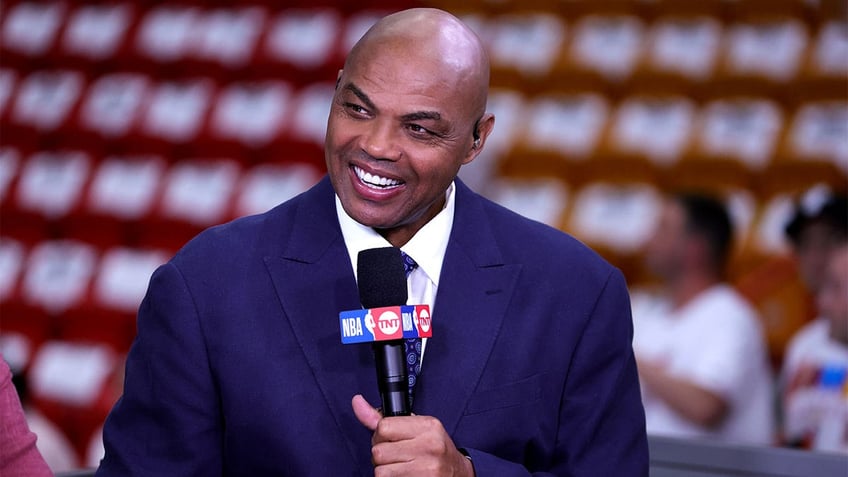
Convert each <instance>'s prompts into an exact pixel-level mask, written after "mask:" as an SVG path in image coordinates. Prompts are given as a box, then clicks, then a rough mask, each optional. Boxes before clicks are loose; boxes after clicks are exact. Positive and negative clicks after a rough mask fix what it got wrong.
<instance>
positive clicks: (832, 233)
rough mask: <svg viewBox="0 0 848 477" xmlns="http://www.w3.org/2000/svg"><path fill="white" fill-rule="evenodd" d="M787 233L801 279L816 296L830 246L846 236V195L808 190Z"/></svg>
mask: <svg viewBox="0 0 848 477" xmlns="http://www.w3.org/2000/svg"><path fill="white" fill-rule="evenodd" d="M786 236H787V237H788V238H789V241H790V242H791V243H792V250H793V253H794V255H795V257H796V260H797V262H798V273H799V274H800V276H801V279H802V280H803V281H804V284H805V285H806V286H807V288H808V289H809V291H810V294H811V296H813V297H817V295H818V294H819V292H820V291H821V288H822V286H823V283H824V282H825V280H827V278H826V274H825V270H826V269H827V268H828V263H829V261H830V260H831V258H832V256H833V254H832V252H833V249H834V248H835V247H836V246H838V245H840V244H841V243H842V242H843V241H844V240H845V237H846V236H848V198H846V197H845V196H844V195H833V194H830V193H828V192H826V191H820V190H818V189H815V190H811V191H810V193H808V194H806V195H805V197H804V198H802V200H801V202H800V203H799V204H798V207H797V208H796V211H795V214H794V216H793V217H792V220H791V221H790V222H789V223H788V224H787V225H786ZM816 300H817V301H818V298H816Z"/></svg>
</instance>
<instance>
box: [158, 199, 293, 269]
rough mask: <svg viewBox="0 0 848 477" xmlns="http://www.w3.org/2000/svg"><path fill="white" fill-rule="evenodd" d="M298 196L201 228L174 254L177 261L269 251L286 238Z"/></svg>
mask: <svg viewBox="0 0 848 477" xmlns="http://www.w3.org/2000/svg"><path fill="white" fill-rule="evenodd" d="M299 200H300V199H299V197H295V198H293V199H291V200H289V201H287V202H284V203H282V204H280V205H278V206H276V207H274V208H273V209H271V210H268V211H267V212H263V213H261V214H256V215H250V216H245V217H239V218H237V219H234V220H232V221H230V222H227V223H224V224H220V225H215V226H212V227H209V228H208V229H206V230H204V231H202V232H200V233H199V234H198V235H196V236H195V237H194V238H192V239H191V240H189V241H188V243H186V244H185V245H184V246H183V247H182V249H180V251H179V252H177V254H176V255H175V257H174V261H175V262H176V263H178V264H184V263H187V262H188V263H196V262H198V261H202V262H211V261H230V260H239V259H243V258H245V257H246V256H248V255H255V254H257V253H258V254H268V253H269V251H270V250H271V246H272V245H275V246H276V247H275V248H277V249H279V246H280V245H281V244H283V243H285V241H286V239H287V235H288V233H289V232H290V231H291V227H288V226H287V224H291V223H292V222H293V220H294V214H295V211H296V210H297V207H298V203H299Z"/></svg>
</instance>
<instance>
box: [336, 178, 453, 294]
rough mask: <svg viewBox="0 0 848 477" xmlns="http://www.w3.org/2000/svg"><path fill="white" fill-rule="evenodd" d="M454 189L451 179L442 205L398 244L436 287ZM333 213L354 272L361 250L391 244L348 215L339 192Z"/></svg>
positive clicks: (449, 223)
mask: <svg viewBox="0 0 848 477" xmlns="http://www.w3.org/2000/svg"><path fill="white" fill-rule="evenodd" d="M455 193H456V187H455V186H454V183H453V182H451V184H450V186H448V190H447V191H446V192H445V206H444V208H442V210H441V211H439V213H438V214H436V216H435V217H433V218H432V219H430V221H429V222H427V223H426V224H424V226H423V227H421V229H420V230H419V231H418V232H416V234H415V235H414V236H413V237H412V238H411V239H410V240H409V242H407V243H406V245H404V246H403V247H401V250H403V252H404V253H406V254H407V255H409V256H410V257H412V258H413V260H415V262H416V263H418V267H419V268H420V269H421V270H422V271H423V272H424V273H425V274H426V275H427V278H429V279H430V281H432V282H433V284H434V285H436V286H437V287H438V286H439V275H440V274H441V272H442V263H443V262H444V259H445V252H446V251H447V248H448V240H449V238H450V234H451V230H452V229H453V217H454V210H455V209H456V204H455V202H454V195H455ZM336 215H337V216H338V218H339V225H340V226H341V229H342V237H344V241H345V246H346V247H347V253H348V254H349V255H350V263H351V264H352V265H353V273H354V275H356V269H357V258H358V257H359V252H360V251H362V250H367V249H369V248H379V247H391V246H392V244H390V243H389V241H388V240H386V239H384V238H383V237H382V236H381V235H380V234H378V233H377V231H376V230H374V229H373V228H371V227H368V226H365V225H362V224H360V223H359V222H357V221H355V220H353V219H352V218H351V217H350V216H349V215H347V212H345V210H344V207H342V202H341V200H339V196H338V195H336Z"/></svg>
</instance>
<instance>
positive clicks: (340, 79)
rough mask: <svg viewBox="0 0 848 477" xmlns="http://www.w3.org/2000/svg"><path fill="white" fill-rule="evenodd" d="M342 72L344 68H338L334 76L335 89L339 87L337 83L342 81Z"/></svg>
mask: <svg viewBox="0 0 848 477" xmlns="http://www.w3.org/2000/svg"><path fill="white" fill-rule="evenodd" d="M342 73H344V70H339V74H338V75H337V76H336V89H339V83H341V82H342Z"/></svg>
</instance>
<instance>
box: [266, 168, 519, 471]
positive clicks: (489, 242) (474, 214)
mask: <svg viewBox="0 0 848 477" xmlns="http://www.w3.org/2000/svg"><path fill="white" fill-rule="evenodd" d="M456 184H457V195H456V213H455V216H454V225H453V229H452V232H451V239H450V242H449V244H448V248H447V252H446V254H445V260H444V265H443V267H442V272H441V277H440V280H439V290H438V293H437V297H436V305H435V308H434V310H433V333H434V336H433V338H432V339H430V340H429V341H428V343H427V349H426V353H425V359H424V366H423V368H422V372H421V375H420V379H419V381H418V384H417V385H416V390H415V407H414V412H415V413H416V414H419V415H431V416H435V417H437V418H439V419H440V420H441V422H442V424H443V425H444V427H445V429H446V430H447V431H448V433H451V434H452V433H453V432H454V431H455V430H456V427H457V425H458V423H459V421H460V419H461V417H462V415H463V413H464V411H465V408H466V406H467V404H468V401H469V399H470V398H471V396H472V395H473V394H474V392H475V390H476V388H477V385H478V383H479V381H480V378H481V376H482V374H483V371H484V369H485V367H486V363H487V361H488V357H489V355H490V352H491V350H492V348H493V347H494V345H495V342H496V341H497V339H498V335H499V333H500V329H501V324H502V323H503V320H504V316H505V313H506V308H507V306H508V304H509V301H510V298H511V297H512V294H513V291H514V288H515V285H516V283H517V281H518V276H519V274H520V269H521V267H520V265H511V264H505V263H504V261H503V258H502V256H501V253H500V250H499V249H498V247H497V244H496V241H495V239H494V233H493V232H492V230H491V228H490V225H489V223H488V221H487V220H486V219H485V217H486V214H485V211H484V210H483V208H482V204H481V202H480V198H479V196H477V195H476V194H474V193H473V192H471V191H470V190H469V189H468V188H467V187H466V186H465V185H464V184H462V182H461V181H459V180H457V182H456ZM334 201H335V199H334V195H333V191H332V187H331V185H330V184H329V181H328V180H327V179H326V178H325V179H324V181H322V182H321V183H320V184H319V185H318V186H316V187H315V188H313V189H312V190H311V191H309V192H307V193H306V195H305V196H304V197H302V198H301V200H300V201H299V203H298V210H297V211H296V213H295V214H296V215H295V218H294V223H293V225H292V226H291V227H292V235H291V238H290V240H288V243H287V246H286V247H285V249H284V251H283V254H282V256H281V257H267V258H266V260H265V261H266V265H267V268H268V271H269V273H270V275H271V278H272V280H273V282H274V286H275V288H276V291H277V294H278V296H279V298H280V303H281V306H282V308H283V310H284V312H285V314H286V316H288V317H289V322H290V324H291V326H292V330H293V333H294V335H295V337H296V339H297V340H298V342H299V344H300V346H301V348H302V349H303V353H304V356H305V357H306V360H307V362H308V363H309V366H310V368H311V369H312V372H313V374H314V376H315V379H316V382H317V384H318V387H319V389H320V391H321V394H322V396H323V398H324V400H325V401H326V403H327V407H328V408H329V411H330V412H331V413H332V415H333V417H334V419H335V421H336V423H337V424H338V426H339V431H340V433H341V434H343V435H344V436H345V439H346V445H347V447H348V449H349V450H350V453H351V456H352V458H353V460H354V461H356V462H357V466H358V467H359V468H367V467H368V465H369V463H368V462H362V460H363V458H364V459H367V458H368V457H369V456H368V454H367V452H366V453H364V454H363V453H362V452H361V449H362V447H363V445H364V446H365V449H366V450H367V446H368V445H369V443H370V433H369V432H368V431H367V430H365V428H364V427H362V426H361V425H360V424H359V422H358V421H356V418H355V416H354V415H353V412H352V410H351V407H350V399H351V397H352V396H353V395H354V394H357V393H359V394H363V395H364V396H365V398H366V399H367V400H368V402H370V403H372V404H374V405H378V403H379V400H380V398H379V394H378V393H377V383H376V377H375V372H374V358H373V353H372V351H371V348H370V347H369V346H361V345H348V346H345V345H342V344H341V343H340V338H339V326H338V321H337V319H336V318H337V317H338V313H339V311H341V310H350V309H355V308H359V307H360V303H359V296H358V290H357V287H356V280H355V278H354V275H353V269H352V266H351V264H350V258H349V256H348V254H347V249H346V248H345V245H344V240H343V238H342V235H341V230H340V228H339V225H338V220H337V219H336V211H335V202H334ZM352 429H353V430H354V431H351V430H352Z"/></svg>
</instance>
